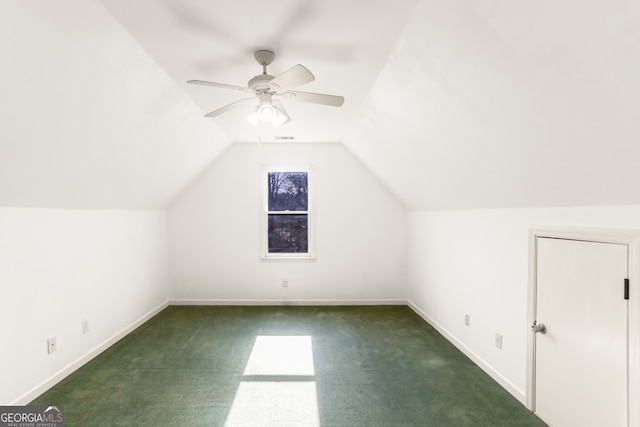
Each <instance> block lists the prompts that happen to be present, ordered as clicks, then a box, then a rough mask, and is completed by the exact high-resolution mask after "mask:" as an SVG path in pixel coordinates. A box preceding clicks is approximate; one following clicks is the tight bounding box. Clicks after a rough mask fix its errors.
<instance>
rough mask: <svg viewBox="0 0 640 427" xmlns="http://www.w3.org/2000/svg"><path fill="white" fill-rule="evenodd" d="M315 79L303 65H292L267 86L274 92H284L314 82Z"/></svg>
mask: <svg viewBox="0 0 640 427" xmlns="http://www.w3.org/2000/svg"><path fill="white" fill-rule="evenodd" d="M315 79H316V78H315V76H314V75H313V74H311V71H309V70H307V69H306V67H304V66H303V65H300V64H298V65H294V66H293V67H291V68H289V69H288V70H287V71H285V72H284V73H282V74H280V75H279V76H277V77H274V78H273V80H271V81H270V82H269V86H270V87H271V89H272V90H274V91H276V92H286V91H288V90H289V89H293V88H295V87H298V86H300V85H303V84H305V83H309V82H312V81H314V80H315Z"/></svg>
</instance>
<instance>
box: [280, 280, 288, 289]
mask: <svg viewBox="0 0 640 427" xmlns="http://www.w3.org/2000/svg"><path fill="white" fill-rule="evenodd" d="M288 286H289V281H288V280H287V279H282V287H283V288H286V287H288Z"/></svg>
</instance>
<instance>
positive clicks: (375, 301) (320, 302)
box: [169, 299, 407, 306]
mask: <svg viewBox="0 0 640 427" xmlns="http://www.w3.org/2000/svg"><path fill="white" fill-rule="evenodd" d="M169 305H265V306H267V305H269V306H271V305H407V300H404V299H299V300H292V299H172V300H169Z"/></svg>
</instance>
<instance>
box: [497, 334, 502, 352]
mask: <svg viewBox="0 0 640 427" xmlns="http://www.w3.org/2000/svg"><path fill="white" fill-rule="evenodd" d="M496 347H498V348H499V349H500V350H502V335H501V334H498V333H496Z"/></svg>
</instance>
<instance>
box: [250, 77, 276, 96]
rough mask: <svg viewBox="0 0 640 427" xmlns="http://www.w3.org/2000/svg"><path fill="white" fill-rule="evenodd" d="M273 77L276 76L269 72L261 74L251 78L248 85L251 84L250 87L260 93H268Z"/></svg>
mask: <svg viewBox="0 0 640 427" xmlns="http://www.w3.org/2000/svg"><path fill="white" fill-rule="evenodd" d="M273 78H274V77H273V76H271V75H269V74H259V75H257V76H255V77H254V78H252V79H251V80H249V83H247V86H249V89H251V90H252V91H254V92H255V93H256V94H258V95H260V94H261V93H267V92H269V91H270V90H271V87H270V86H269V82H270V81H271V80H273ZM272 92H273V91H272Z"/></svg>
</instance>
